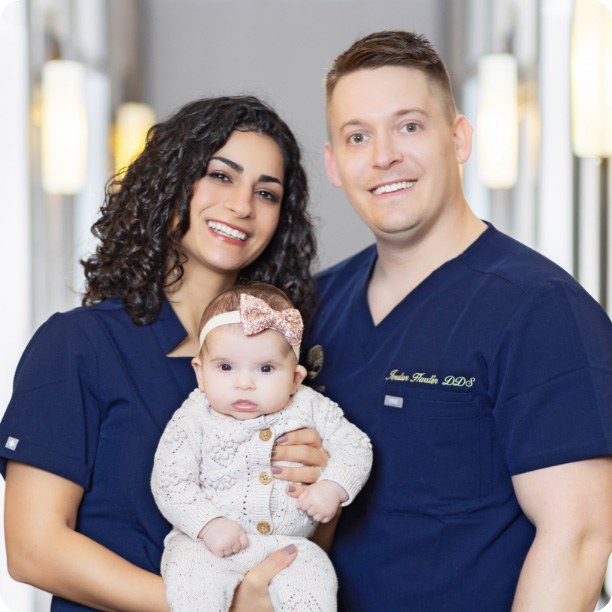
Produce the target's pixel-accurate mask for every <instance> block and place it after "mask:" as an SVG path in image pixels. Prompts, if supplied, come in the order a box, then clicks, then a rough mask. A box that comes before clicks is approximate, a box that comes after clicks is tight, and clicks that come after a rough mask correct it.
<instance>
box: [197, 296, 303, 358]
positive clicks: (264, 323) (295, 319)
mask: <svg viewBox="0 0 612 612" xmlns="http://www.w3.org/2000/svg"><path fill="white" fill-rule="evenodd" d="M233 323H240V326H241V328H242V331H243V333H244V334H245V335H246V336H253V335H255V334H258V333H260V332H262V331H264V330H266V329H273V330H275V331H277V332H279V333H281V334H282V335H283V336H284V338H285V340H287V342H288V343H289V344H290V345H291V348H292V349H293V352H294V353H295V356H296V357H297V358H298V359H299V358H300V343H301V341H302V331H303V329H304V323H303V321H302V317H301V315H300V312H299V310H296V309H295V308H285V309H284V310H274V309H273V308H270V306H269V305H268V304H267V303H266V302H264V301H263V300H261V299H259V298H257V297H255V296H252V295H249V294H248V293H241V294H240V310H231V311H230V312H222V313H221V314H218V315H215V316H214V317H212V318H211V319H210V320H209V321H207V323H206V325H204V327H203V328H202V331H201V332H200V347H201V346H202V345H203V344H204V339H205V338H206V335H207V334H209V333H210V332H211V331H212V330H213V329H215V328H216V327H220V326H221V325H231V324H233Z"/></svg>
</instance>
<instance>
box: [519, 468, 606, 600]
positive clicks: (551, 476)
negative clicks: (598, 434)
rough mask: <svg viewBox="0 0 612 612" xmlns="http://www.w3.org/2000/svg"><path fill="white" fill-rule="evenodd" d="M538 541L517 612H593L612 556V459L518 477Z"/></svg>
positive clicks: (521, 500)
mask: <svg viewBox="0 0 612 612" xmlns="http://www.w3.org/2000/svg"><path fill="white" fill-rule="evenodd" d="M512 482H513V485H514V490H515V492H516V496H517V498H518V501H519V504H520V505H521V508H522V509H523V511H524V512H525V514H526V515H527V517H528V518H529V520H530V521H531V522H532V523H533V524H534V525H535V527H536V537H535V540H534V542H533V544H532V546H531V548H530V550H529V553H528V555H527V558H526V559H525V563H524V565H523V569H522V571H521V575H520V578H519V582H518V586H517V590H516V594H515V598H514V605H513V607H512V611H513V612H547V611H550V612H565V611H567V612H593V610H594V609H595V607H596V604H597V599H598V596H599V593H600V590H601V585H602V582H603V578H604V574H605V571H606V565H607V561H608V558H609V556H610V553H611V552H612V457H601V458H596V459H588V460H584V461H577V462H574V463H567V464H563V465H557V466H553V467H549V468H544V469H541V470H534V471H533V472H525V473H523V474H519V475H517V476H514V477H513V478H512Z"/></svg>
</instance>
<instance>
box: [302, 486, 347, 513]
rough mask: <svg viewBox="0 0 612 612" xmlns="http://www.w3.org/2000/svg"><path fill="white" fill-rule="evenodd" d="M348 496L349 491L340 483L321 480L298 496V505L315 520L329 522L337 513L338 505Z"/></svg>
mask: <svg viewBox="0 0 612 612" xmlns="http://www.w3.org/2000/svg"><path fill="white" fill-rule="evenodd" d="M348 498H349V496H348V493H347V492H346V491H345V489H344V488H343V487H341V486H340V485H339V484H338V483H336V482H333V481H331V480H319V481H317V482H315V483H314V484H311V485H310V486H309V487H308V488H307V489H306V490H305V491H304V492H303V493H302V494H301V495H300V496H299V497H298V504H297V505H298V508H299V509H300V510H303V511H304V512H306V513H308V515H309V516H311V517H312V518H313V519H314V520H315V521H317V522H319V523H329V521H331V520H332V519H333V518H334V516H335V515H336V512H337V511H338V506H340V504H341V503H343V502H345V501H346V500H347V499H348Z"/></svg>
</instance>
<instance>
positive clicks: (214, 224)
mask: <svg viewBox="0 0 612 612" xmlns="http://www.w3.org/2000/svg"><path fill="white" fill-rule="evenodd" d="M208 227H210V228H211V229H213V230H215V232H219V233H220V234H223V235H225V236H228V237H229V238H235V239H236V240H246V239H247V235H246V234H245V233H244V232H241V231H240V230H237V229H234V228H233V227H229V226H228V225H225V224H224V223H219V222H218V221H208Z"/></svg>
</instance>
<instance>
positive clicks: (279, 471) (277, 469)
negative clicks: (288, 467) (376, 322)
mask: <svg viewBox="0 0 612 612" xmlns="http://www.w3.org/2000/svg"><path fill="white" fill-rule="evenodd" d="M272 473H273V474H282V473H283V468H279V467H273V468H272Z"/></svg>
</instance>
